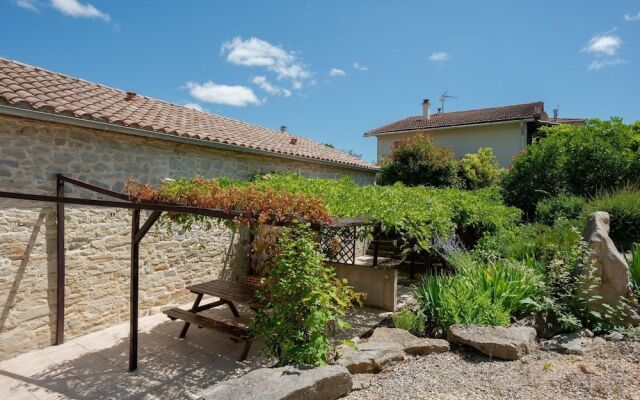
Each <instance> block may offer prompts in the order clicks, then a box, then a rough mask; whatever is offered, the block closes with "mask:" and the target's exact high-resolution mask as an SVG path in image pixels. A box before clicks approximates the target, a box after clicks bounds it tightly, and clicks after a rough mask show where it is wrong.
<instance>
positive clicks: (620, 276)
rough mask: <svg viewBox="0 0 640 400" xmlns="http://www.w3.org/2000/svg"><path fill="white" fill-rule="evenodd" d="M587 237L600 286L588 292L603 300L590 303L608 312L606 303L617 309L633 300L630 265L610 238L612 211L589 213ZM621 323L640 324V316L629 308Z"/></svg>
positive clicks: (586, 240)
mask: <svg viewBox="0 0 640 400" xmlns="http://www.w3.org/2000/svg"><path fill="white" fill-rule="evenodd" d="M584 240H585V242H587V243H588V245H589V248H590V249H591V252H592V254H593V260H594V268H595V270H594V272H593V275H594V277H595V278H597V281H596V287H594V288H592V289H591V290H590V291H589V292H588V293H589V296H600V297H601V298H600V299H599V300H596V301H592V302H590V305H591V307H592V308H593V310H595V311H599V312H602V311H604V310H605V307H604V306H603V304H608V305H609V306H611V307H613V308H617V306H618V305H619V304H620V299H621V298H624V299H629V300H632V299H633V293H632V291H631V283H630V280H629V267H628V266H627V262H626V261H625V259H624V257H623V256H622V254H620V252H618V249H617V248H616V246H615V244H613V241H612V240H611V238H610V237H609V213H606V212H604V211H596V212H594V213H593V214H591V215H589V219H588V221H587V228H586V229H585V232H584ZM585 285H590V282H588V281H587V282H585ZM619 322H620V323H622V324H632V325H638V324H640V317H639V316H638V314H637V313H635V312H634V311H633V310H631V309H629V310H628V311H627V313H626V315H622V316H621V317H620V321H619Z"/></svg>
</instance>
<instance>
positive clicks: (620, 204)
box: [582, 186, 640, 248]
mask: <svg viewBox="0 0 640 400" xmlns="http://www.w3.org/2000/svg"><path fill="white" fill-rule="evenodd" d="M595 211H606V212H608V213H609V227H610V231H609V236H611V239H613V241H614V242H615V243H616V244H617V245H618V246H619V247H622V248H629V246H630V245H631V244H632V243H636V242H640V190H639V189H638V188H636V187H632V186H627V187H624V188H622V189H620V190H617V191H614V192H611V193H607V194H603V195H601V196H598V197H597V198H596V199H594V200H593V201H590V202H589V203H587V205H586V206H585V209H584V213H583V215H582V218H583V219H585V220H586V218H587V217H588V216H589V214H591V213H593V212H595Z"/></svg>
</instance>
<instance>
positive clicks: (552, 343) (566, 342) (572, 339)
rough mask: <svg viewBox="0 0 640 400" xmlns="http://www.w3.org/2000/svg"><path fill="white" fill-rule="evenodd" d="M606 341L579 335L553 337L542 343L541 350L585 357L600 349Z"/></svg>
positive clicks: (570, 334)
mask: <svg viewBox="0 0 640 400" xmlns="http://www.w3.org/2000/svg"><path fill="white" fill-rule="evenodd" d="M605 344H606V341H605V340H604V339H603V338H601V337H595V338H594V337H589V336H585V335H581V334H579V333H569V334H566V335H558V336H554V337H553V338H551V339H550V340H547V341H545V342H543V343H542V349H543V350H549V351H556V352H558V353H563V354H576V355H579V356H585V355H588V354H591V353H594V352H596V351H598V350H600V349H602V348H603V347H604V346H605Z"/></svg>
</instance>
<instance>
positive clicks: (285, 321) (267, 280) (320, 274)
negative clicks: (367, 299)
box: [251, 225, 361, 366]
mask: <svg viewBox="0 0 640 400" xmlns="http://www.w3.org/2000/svg"><path fill="white" fill-rule="evenodd" d="M257 296H258V300H259V303H260V308H259V309H258V311H257V313H256V316H255V318H254V320H253V321H252V325H251V331H252V334H253V335H254V336H255V337H264V338H265V347H264V351H265V353H266V354H267V355H269V356H274V357H276V358H277V359H278V365H280V366H282V365H293V364H304V365H314V366H319V365H324V364H326V363H327V362H329V361H330V358H331V356H332V354H333V351H332V346H331V342H330V334H331V332H333V331H334V330H335V329H336V328H338V329H345V328H347V327H348V324H347V323H346V322H345V321H344V320H343V319H342V317H343V316H344V315H345V314H346V312H347V311H348V310H349V309H350V308H352V306H353V304H354V303H357V302H359V301H360V297H361V295H360V294H358V293H356V292H354V290H353V288H352V287H350V286H349V285H348V283H347V281H346V280H340V279H338V278H337V277H336V275H335V271H334V270H333V269H332V268H330V267H328V266H326V265H325V264H324V262H323V258H322V254H321V253H320V252H319V251H318V246H317V243H316V242H315V241H314V239H313V236H312V233H311V231H310V230H309V228H308V226H306V225H299V226H297V227H295V228H287V229H285V230H284V231H283V233H282V234H281V235H280V236H279V238H278V244H277V256H276V260H275V263H274V265H273V267H272V268H271V269H270V270H269V271H265V276H264V277H263V278H262V284H261V289H260V290H258V292H257Z"/></svg>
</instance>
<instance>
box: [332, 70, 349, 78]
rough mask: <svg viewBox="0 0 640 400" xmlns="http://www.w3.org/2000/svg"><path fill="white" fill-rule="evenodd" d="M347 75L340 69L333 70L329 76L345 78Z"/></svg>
mask: <svg viewBox="0 0 640 400" xmlns="http://www.w3.org/2000/svg"><path fill="white" fill-rule="evenodd" d="M346 74H347V73H346V72H344V71H343V70H341V69H339V68H331V71H329V76H332V77H334V78H335V77H338V76H345V75H346Z"/></svg>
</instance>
